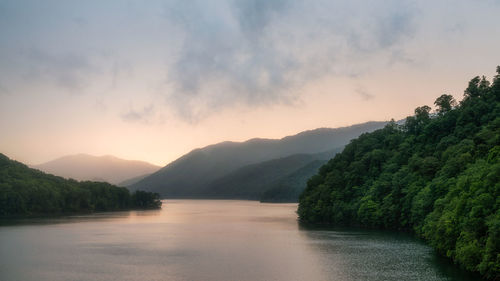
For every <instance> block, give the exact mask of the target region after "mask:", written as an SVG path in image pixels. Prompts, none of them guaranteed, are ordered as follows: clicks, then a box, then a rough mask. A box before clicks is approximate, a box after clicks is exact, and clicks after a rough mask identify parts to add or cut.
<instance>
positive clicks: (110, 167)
mask: <svg viewBox="0 0 500 281" xmlns="http://www.w3.org/2000/svg"><path fill="white" fill-rule="evenodd" d="M31 167H32V168H35V169H38V170H41V171H43V172H46V173H50V174H54V175H57V176H60V177H64V178H72V179H75V180H79V181H82V180H91V181H105V182H109V183H112V184H120V183H121V182H123V181H126V180H130V179H132V178H135V177H140V176H145V175H148V174H151V173H153V172H156V171H157V170H159V169H160V167H159V166H156V165H153V164H150V163H147V162H144V161H137V160H124V159H120V158H117V157H114V156H111V155H105V156H92V155H88V154H76V155H69V156H64V157H61V158H57V159H55V160H52V161H49V162H46V163H43V164H40V165H32V166H31Z"/></svg>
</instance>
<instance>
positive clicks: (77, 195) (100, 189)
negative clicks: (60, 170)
mask: <svg viewBox="0 0 500 281" xmlns="http://www.w3.org/2000/svg"><path fill="white" fill-rule="evenodd" d="M160 207H161V201H160V200H159V195H158V194H155V193H151V192H145V191H136V192H134V193H132V194H131V193H130V192H129V191H128V190H127V189H126V188H124V187H117V186H114V185H111V184H108V183H105V182H91V181H84V182H78V181H75V180H66V179H64V178H61V177H57V176H54V175H50V174H45V173H43V172H41V171H38V170H35V169H31V168H28V167H27V166H26V165H24V164H22V163H19V162H16V161H13V160H10V159H9V158H8V157H7V156H5V155H3V154H1V153H0V216H13V215H46V214H61V213H76V212H92V211H114V210H126V209H133V208H141V209H150V208H153V209H154V208H160Z"/></svg>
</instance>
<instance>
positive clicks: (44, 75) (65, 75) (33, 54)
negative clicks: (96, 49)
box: [19, 48, 100, 93]
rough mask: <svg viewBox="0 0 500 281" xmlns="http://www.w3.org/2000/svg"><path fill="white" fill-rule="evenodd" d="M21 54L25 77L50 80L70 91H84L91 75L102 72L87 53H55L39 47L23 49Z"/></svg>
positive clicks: (29, 79)
mask: <svg viewBox="0 0 500 281" xmlns="http://www.w3.org/2000/svg"><path fill="white" fill-rule="evenodd" d="M19 54H20V56H19V59H20V60H22V62H21V65H22V66H24V67H23V68H24V70H23V77H24V78H25V79H26V80H27V81H33V80H45V81H50V82H51V83H54V84H55V85H56V86H58V87H61V88H63V89H65V90H67V91H68V92H69V93H78V92H80V91H82V90H83V89H84V88H86V87H87V86H88V85H89V83H90V78H91V77H90V76H92V75H95V74H98V73H99V72H100V69H99V68H98V67H97V66H96V65H94V64H92V62H91V61H90V60H89V58H88V56H87V55H82V54H77V53H64V54H53V53H50V52H47V51H45V50H42V49H39V48H29V49H25V50H21V51H20V52H19Z"/></svg>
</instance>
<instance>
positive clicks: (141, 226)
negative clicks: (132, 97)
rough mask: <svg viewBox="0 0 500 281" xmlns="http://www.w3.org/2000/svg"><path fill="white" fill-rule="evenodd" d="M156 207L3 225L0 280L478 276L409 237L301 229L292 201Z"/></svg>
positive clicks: (468, 280) (343, 280)
mask: <svg viewBox="0 0 500 281" xmlns="http://www.w3.org/2000/svg"><path fill="white" fill-rule="evenodd" d="M163 206H164V207H163V209H162V210H160V211H130V212H114V213H103V214H93V215H89V216H73V217H67V218H58V219H31V220H22V221H18V222H15V224H14V222H12V221H10V222H8V223H7V224H5V222H4V224H3V225H2V226H0V280H5V281H8V280H37V281H38V280H50V281H57V280H174V281H175V280H186V281H196V280H200V281H201V280H203V281H208V280H214V281H225V280H231V281H236V280H237V281H244V280H287V281H290V280H306V281H312V280H338V281H351V280H352V281H354V280H355V281H358V280H397V281H400V280H422V281H434V280H435V281H438V280H439V281H441V280H459V281H472V280H478V279H477V277H474V276H468V275H467V274H464V272H462V271H460V270H459V269H457V268H455V267H454V266H452V265H450V264H449V263H448V262H447V261H445V260H442V259H439V258H438V257H436V256H435V254H434V252H433V251H432V249H431V248H429V247H428V246H426V245H425V244H423V243H422V242H420V241H418V240H416V239H414V238H412V237H411V236H409V235H405V234H391V233H389V232H375V231H362V230H346V229H340V230H339V229H336V230H318V229H306V228H304V227H300V226H299V225H298V223H297V216H296V214H295V210H296V209H297V205H296V204H261V203H258V202H252V201H215V200H172V201H170V200H168V201H165V202H164V205H163Z"/></svg>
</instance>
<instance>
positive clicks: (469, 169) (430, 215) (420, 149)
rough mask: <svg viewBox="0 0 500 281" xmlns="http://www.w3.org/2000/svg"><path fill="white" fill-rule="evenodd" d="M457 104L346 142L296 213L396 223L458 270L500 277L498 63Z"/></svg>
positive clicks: (439, 104)
mask: <svg viewBox="0 0 500 281" xmlns="http://www.w3.org/2000/svg"><path fill="white" fill-rule="evenodd" d="M497 73H498V74H497V75H496V76H495V77H494V79H493V83H490V82H489V81H488V80H486V79H485V77H484V76H483V77H482V78H480V77H475V78H474V79H472V80H471V81H470V82H469V85H468V87H467V89H466V90H465V94H464V98H463V100H462V101H461V102H460V103H457V102H456V101H455V100H454V99H453V97H452V96H450V95H442V96H440V97H439V98H438V99H437V100H436V101H435V105H436V108H437V109H436V111H435V112H431V108H430V107H428V106H422V107H418V108H417V109H415V115H414V116H410V117H408V118H407V119H406V122H405V124H404V125H401V126H399V125H397V124H395V123H394V122H392V123H391V124H389V125H387V126H386V127H385V128H383V129H380V130H377V131H375V132H373V133H367V134H363V135H362V136H360V137H359V138H357V139H355V140H353V141H351V143H350V144H349V145H347V146H346V147H345V149H344V151H343V152H342V153H339V154H337V155H336V156H335V157H334V158H333V159H331V160H330V161H329V162H328V163H327V164H325V165H324V166H323V167H321V168H320V170H319V173H318V174H317V175H315V176H313V177H312V178H310V179H309V181H308V183H307V188H306V189H305V191H304V192H303V193H302V194H301V196H300V200H299V208H298V214H299V217H300V219H301V220H302V221H305V222H310V223H327V224H335V225H357V226H365V227H376V228H387V229H403V230H411V231H414V232H415V233H416V234H417V235H419V236H421V237H423V238H424V239H426V240H427V241H428V242H429V243H430V244H431V245H432V246H433V247H434V248H435V249H436V250H437V251H438V252H439V253H440V254H442V255H444V256H447V257H449V258H451V259H453V261H454V262H455V263H457V264H459V265H460V266H462V267H463V268H465V269H467V270H470V271H475V272H479V273H480V274H481V275H482V276H484V277H486V278H489V279H493V280H500V208H499V207H500V67H498V68H497Z"/></svg>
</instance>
